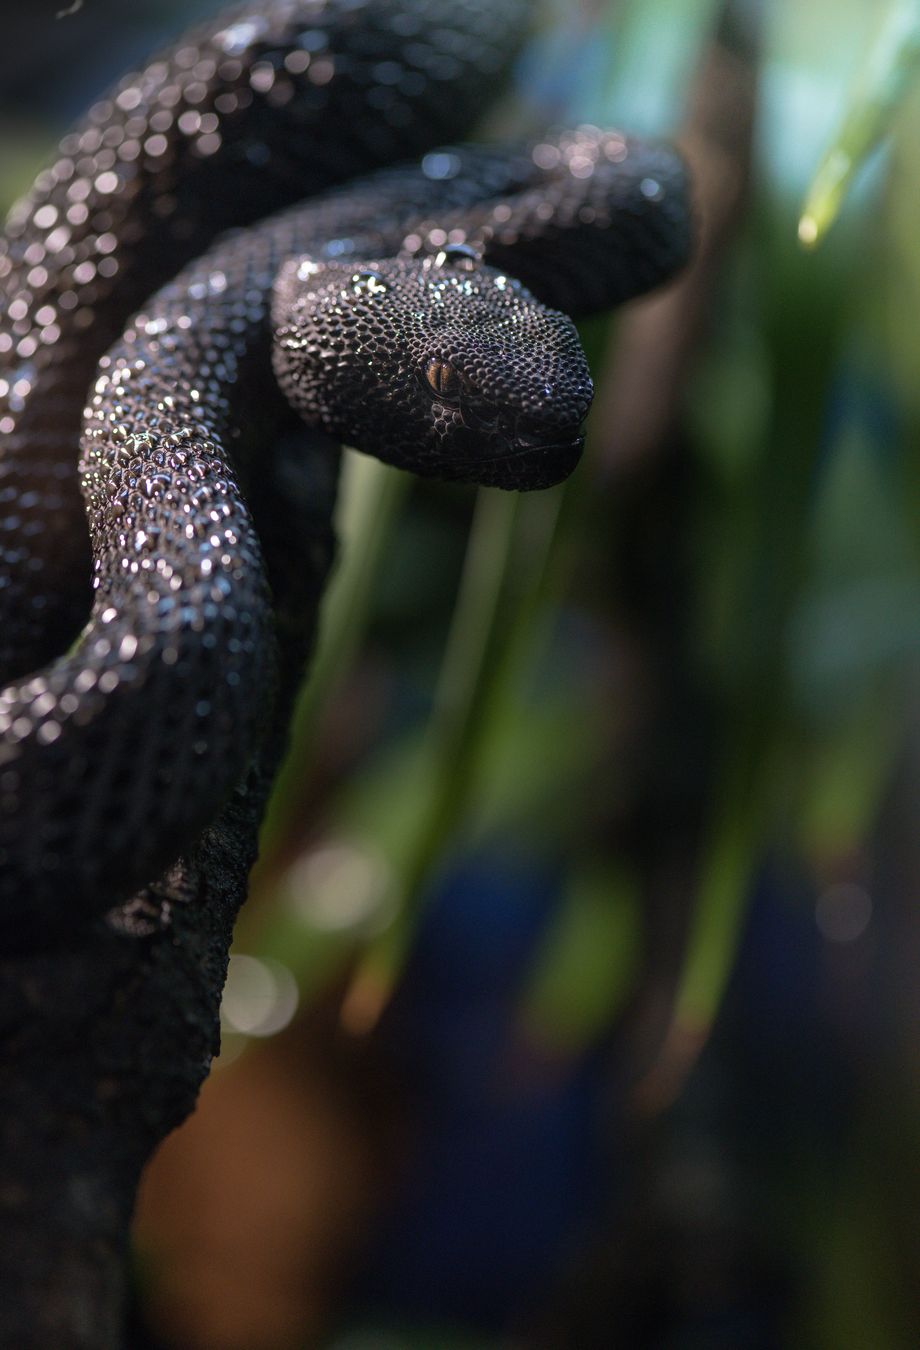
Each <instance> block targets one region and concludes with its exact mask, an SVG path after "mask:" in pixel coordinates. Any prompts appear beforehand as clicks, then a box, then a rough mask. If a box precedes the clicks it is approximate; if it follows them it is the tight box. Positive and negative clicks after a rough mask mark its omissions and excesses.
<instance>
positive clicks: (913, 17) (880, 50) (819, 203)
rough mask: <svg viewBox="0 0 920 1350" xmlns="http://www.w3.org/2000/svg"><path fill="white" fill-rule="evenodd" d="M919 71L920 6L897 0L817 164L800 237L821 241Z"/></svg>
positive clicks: (807, 242) (914, 1)
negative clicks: (835, 129)
mask: <svg viewBox="0 0 920 1350" xmlns="http://www.w3.org/2000/svg"><path fill="white" fill-rule="evenodd" d="M918 70H920V4H918V0H892V3H891V4H890V5H889V7H888V11H887V13H886V14H885V16H884V19H883V21H882V24H881V27H880V30H879V34H878V37H877V39H876V41H875V43H874V45H873V46H872V48H871V50H870V52H869V54H868V57H867V59H866V64H865V66H864V68H863V71H862V74H861V77H860V79H859V82H858V84H857V85H856V87H855V88H854V91H853V94H852V96H851V99H850V102H849V105H848V107H847V110H846V113H845V115H844V118H843V121H842V122H841V124H840V127H839V129H838V130H837V133H836V135H835V136H834V139H833V141H832V142H831V145H830V146H829V147H828V149H827V150H826V151H825V153H824V155H823V157H822V159H821V162H820V163H819V165H818V168H817V171H816V173H815V176H814V179H813V181H812V184H811V186H810V188H809V190H808V194H807V196H806V198H805V204H804V206H803V208H802V214H801V216H800V218H799V226H798V234H799V240H800V241H801V243H802V244H804V245H805V246H806V247H807V248H812V247H814V246H815V245H816V244H818V243H819V242H820V241H821V239H822V238H823V236H824V235H825V234H826V232H827V230H828V229H829V228H830V226H831V224H832V223H833V221H834V220H835V218H836V216H837V214H838V212H839V210H840V206H841V203H842V201H843V198H844V195H845V194H846V191H847V189H848V187H849V185H850V182H851V181H852V178H853V175H854V174H855V173H856V171H857V170H858V168H859V167H860V165H861V164H862V163H863V162H864V160H865V159H866V158H867V157H868V156H869V155H870V154H871V152H872V151H873V150H874V149H875V147H876V146H877V145H878V144H879V142H880V141H881V140H882V138H883V137H884V136H885V135H886V134H887V133H888V131H889V129H890V128H891V124H892V121H893V119H894V116H895V113H896V112H897V110H898V108H899V107H900V105H901V103H902V101H903V99H904V96H905V93H906V91H907V90H908V89H909V88H910V86H911V84H912V83H913V81H914V80H915V79H916V76H917V72H918Z"/></svg>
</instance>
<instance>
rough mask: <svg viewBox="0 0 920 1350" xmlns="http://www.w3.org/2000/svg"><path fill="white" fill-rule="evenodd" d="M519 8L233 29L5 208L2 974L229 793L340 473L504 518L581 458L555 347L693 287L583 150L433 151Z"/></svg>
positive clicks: (573, 388)
mask: <svg viewBox="0 0 920 1350" xmlns="http://www.w3.org/2000/svg"><path fill="white" fill-rule="evenodd" d="M527 11H528V5H527V4H526V2H525V0H504V2H503V3H502V4H501V5H498V6H496V5H494V3H493V0H415V3H409V0H393V3H388V2H387V0H264V3H262V4H256V3H254V0H251V2H250V3H248V4H244V5H242V6H239V7H238V8H237V9H236V10H234V11H232V13H231V14H229V15H223V16H218V17H217V18H216V19H212V20H210V21H209V22H207V23H205V24H204V25H202V26H201V27H199V28H198V29H196V30H194V32H192V33H191V34H188V35H186V36H185V37H183V38H181V39H180V40H179V41H178V42H177V44H176V45H175V46H174V47H172V48H170V49H169V50H167V51H165V52H162V53H160V54H159V55H157V56H156V57H155V58H154V59H153V60H152V61H151V62H150V63H149V64H148V65H147V66H145V67H144V68H143V69H141V70H139V71H137V72H134V73H132V74H130V75H128V76H126V77H125V78H124V79H123V80H122V81H120V83H119V84H118V85H116V87H115V88H114V89H113V90H112V91H111V92H110V94H109V95H108V96H107V97H105V98H103V99H102V100H100V102H98V103H97V104H95V105H94V107H93V108H92V109H91V110H90V112H89V114H88V116H87V118H86V119H85V120H84V121H83V122H82V123H81V124H79V125H78V126H77V127H76V128H74V130H73V131H72V132H70V133H68V135H67V136H65V138H64V139H63V141H62V142H61V146H60V149H59V152H58V156H57V158H56V159H55V161H54V162H53V164H52V165H51V166H49V168H48V169H46V170H44V171H43V172H42V173H41V174H40V175H39V176H38V178H37V179H36V182H35V185H34V187H33V189H32V191H31V192H30V193H29V194H27V196H26V197H25V198H23V200H22V201H21V202H19V203H17V205H16V206H14V208H13V210H12V212H11V213H10V217H9V219H8V221H7V224H6V228H5V231H4V234H3V236H2V238H0V314H2V315H3V316H4V317H3V319H2V320H0V682H2V687H0V947H5V948H8V949H14V948H16V947H20V948H33V947H40V946H42V945H49V944H54V943H56V942H60V941H61V940H63V939H64V938H65V937H68V936H72V935H73V934H74V933H75V932H76V931H77V930H78V929H79V927H80V925H81V924H85V923H86V922H87V921H88V920H89V919H90V918H92V917H93V916H98V915H100V914H101V913H103V912H104V911H106V910H108V909H110V908H111V906H113V905H115V904H117V903H120V902H124V901H127V900H128V899H129V897H131V896H132V895H133V894H135V892H137V891H139V890H140V888H143V887H145V886H147V885H148V884H150V883H152V882H155V881H156V879H157V878H158V877H159V876H160V875H161V874H162V873H163V872H164V871H165V870H166V869H167V868H172V869H173V874H176V875H178V873H181V869H182V866H183V864H182V862H181V858H182V857H183V855H184V853H185V851H186V850H188V849H189V848H190V847H191V846H192V844H193V843H194V841H195V839H196V837H197V836H198V835H199V834H200V832H201V831H202V830H204V829H205V828H206V827H207V826H208V824H209V822H211V821H212V820H213V819H214V817H215V815H216V814H217V813H218V812H219V811H220V810H221V808H222V805H223V804H224V803H225V802H227V800H228V798H229V797H230V796H231V795H232V794H233V792H234V791H235V790H237V791H241V790H243V789H242V787H241V785H242V784H243V783H244V781H245V778H246V774H247V771H248V769H249V766H251V765H252V763H253V762H254V758H255V757H258V756H259V755H260V754H262V747H263V746H264V744H265V736H266V728H267V727H268V726H269V725H270V724H273V721H274V723H277V721H278V719H279V718H280V717H281V716H282V713H281V712H280V711H273V704H274V700H275V690H276V688H277V683H278V671H279V651H282V657H283V659H282V660H281V666H282V667H284V668H285V669H286V668H287V667H286V666H285V663H287V666H290V664H291V662H292V660H295V657H293V656H292V655H291V652H293V651H295V650H296V652H299V653H300V656H299V657H297V658H296V659H297V660H302V659H303V656H304V654H305V653H306V651H307V649H308V647H309V643H310V638H311V633H312V628H313V622H314V618H315V607H316V601H317V596H318V593H319V590H320V587H321V584H322V580H323V578H324V576H325V570H326V568H327V566H328V554H329V550H328V545H327V542H326V541H327V539H328V531H329V514H330V511H331V495H332V491H331V487H330V483H331V481H332V479H333V476H334V473H333V466H334V462H335V453H336V452H335V449H334V447H335V446H337V445H338V444H341V443H346V444H350V445H354V446H356V447H357V448H359V449H361V450H364V451H366V452H368V453H372V454H375V455H377V456H379V457H380V458H382V459H384V460H385V461H387V462H389V463H391V464H395V465H397V466H399V467H402V468H407V469H411V470H412V471H413V472H416V473H421V474H428V475H435V476H440V477H446V478H454V479H460V480H466V481H469V482H476V483H485V484H493V485H496V486H500V487H505V488H512V489H534V488H541V487H546V486H549V485H551V484H553V483H556V482H558V481H560V479H561V478H563V477H565V476H566V475H567V474H568V473H569V472H570V471H571V470H572V468H573V467H574V466H575V464H576V463H577V461H578V458H579V456H580V453H581V449H582V446H583V443H584V442H583V433H582V430H581V428H582V424H583V422H584V419H585V417H586V415H587V412H588V408H589V406H590V402H591V397H592V392H593V390H592V385H591V379H590V374H589V371H588V366H587V362H586V359H585V356H584V353H583V351H582V349H581V346H580V343H579V340H578V335H577V332H576V329H575V327H574V323H573V318H576V319H577V318H581V317H584V316H587V315H589V314H593V313H598V312H601V311H604V310H606V309H608V308H610V307H611V306H612V305H615V304H619V303H621V302H622V301H624V300H627V299H629V298H631V297H632V296H635V295H638V294H640V293H642V292H643V291H646V290H648V289H650V288H651V287H654V286H656V285H659V284H660V283H662V282H663V281H665V280H667V279H668V278H669V277H670V276H671V275H673V273H674V272H675V271H676V270H677V269H678V268H679V267H680V266H682V265H683V263H684V262H685V261H686V259H687V257H688V255H689V251H690V247H691V228H690V209H689V204H688V197H689V189H688V184H687V177H686V173H685V169H684V166H683V163H682V161H681V159H680V157H679V156H678V155H677V154H676V152H675V151H674V150H673V149H672V148H671V147H669V146H668V145H666V144H661V143H658V142H651V141H641V140H635V139H630V138H628V137H625V136H623V135H622V134H620V133H618V132H615V131H601V130H599V129H597V128H595V127H580V128H576V129H574V130H567V129H563V130H560V131H556V132H553V133H551V134H546V135H544V136H542V137H541V138H539V139H537V140H535V141H532V142H529V143H525V142H516V143H514V144H511V145H500V146H490V145H463V144H458V143H456V138H457V137H459V136H462V135H463V134H464V133H465V131H466V130H467V129H468V127H469V126H470V124H471V123H472V122H473V121H474V119H475V117H476V116H477V114H478V112H479V110H480V107H481V106H482V104H483V103H484V102H485V101H486V99H487V97H488V95H489V94H490V93H491V91H492V89H493V88H494V86H495V85H496V82H497V79H498V77H499V75H500V74H501V72H502V71H503V70H505V69H507V67H508V65H509V62H510V60H511V58H512V56H513V54H514V51H515V48H516V44H517V43H518V42H519V39H520V35H521V33H522V32H523V31H524V29H525V27H526V22H525V21H526V17H527ZM432 146H434V147H436V148H434V149H432ZM419 157H421V158H419ZM401 161H404V162H401ZM87 391H88V393H87ZM78 447H79V454H78ZM282 483H283V484H284V485H285V486H284V492H282V489H281V484H282ZM87 523H88V526H89V530H88V534H87ZM90 576H91V577H92V589H91V590H90V588H89V586H88V584H87V578H88V577H90ZM292 634H293V635H295V636H294V637H292V636H291V635H292ZM279 636H280V637H281V638H282V639H283V641H282V643H281V647H280V648H279ZM285 644H287V646H285ZM285 652H286V653H287V654H286V655H285V654H284V653H285ZM287 678H288V677H287V676H285V679H287ZM177 860H178V861H177ZM176 869H178V873H177V872H176Z"/></svg>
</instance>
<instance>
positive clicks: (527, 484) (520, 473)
mask: <svg viewBox="0 0 920 1350" xmlns="http://www.w3.org/2000/svg"><path fill="white" fill-rule="evenodd" d="M584 448H585V438H584V436H582V435H578V436H574V437H572V438H571V440H566V441H557V442H553V443H552V444H541V445H527V446H523V447H516V448H511V449H509V450H507V451H506V452H505V453H503V454H501V455H495V456H494V457H492V458H483V459H477V460H475V461H470V462H469V463H468V464H467V465H464V466H463V468H464V469H465V470H466V472H463V473H462V474H461V473H459V472H458V473H457V475H456V476H457V477H463V478H467V479H469V480H470V481H472V482H475V483H479V484H480V485H481V486H482V487H499V488H507V489H508V490H510V491H513V492H533V491H537V490H539V489H541V488H550V487H555V486H556V484H557V483H561V482H562V481H563V480H564V479H566V478H568V476H569V474H570V473H571V472H572V470H573V469H574V468H575V466H576V465H577V463H578V461H579V460H580V459H581V454H582V451H583V450H584ZM460 467H461V466H460V465H457V468H458V470H459V469H460Z"/></svg>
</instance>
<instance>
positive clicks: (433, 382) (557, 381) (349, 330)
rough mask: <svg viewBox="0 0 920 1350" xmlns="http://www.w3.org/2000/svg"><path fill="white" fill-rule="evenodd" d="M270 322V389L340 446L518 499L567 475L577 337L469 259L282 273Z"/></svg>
mask: <svg viewBox="0 0 920 1350" xmlns="http://www.w3.org/2000/svg"><path fill="white" fill-rule="evenodd" d="M273 318H274V323H275V328H276V334H275V346H274V364H275V373H276V375H277V377H278V381H279V383H280V385H281V387H282V388H283V389H284V391H285V393H286V395H287V397H288V399H289V401H290V402H291V403H292V404H293V405H294V407H295V408H297V410H298V411H299V412H300V414H301V416H302V417H303V418H304V419H305V420H306V421H307V422H308V423H310V424H311V425H314V426H320V427H322V428H323V429H324V430H325V431H327V432H329V433H330V434H331V435H333V436H334V437H336V438H337V439H338V440H340V441H341V442H343V443H345V444H348V445H352V446H355V447H356V448H357V449H359V450H364V451H366V452H368V453H370V454H373V455H376V456H377V457H378V458H380V459H383V460H385V461H386V462H387V463H390V464H395V465H397V466H399V467H401V468H405V469H411V470H412V471H413V472H415V473H418V474H423V475H427V476H434V477H440V478H453V479H461V480H466V481H469V482H475V483H483V484H490V485H494V486H498V487H505V488H516V489H527V488H542V487H549V486H551V485H552V484H553V483H557V482H559V481H560V480H561V479H563V478H565V477H566V476H567V475H568V474H569V473H570V472H571V470H572V469H573V468H574V466H575V464H576V463H577V462H578V458H579V456H580V454H581V451H582V447H583V445H584V437H583V435H582V430H581V424H582V422H583V420H584V418H585V416H586V414H587V412H588V408H589V407H590V404H591V398H592V395H593V388H592V384H591V377H590V374H589V372H588V365H587V361H586V359H585V355H584V352H583V351H582V348H581V343H580V342H579V339H578V334H577V332H576V330H575V325H574V324H573V323H572V321H571V319H569V318H568V317H567V316H566V315H564V314H561V313H559V311H558V310H554V309H549V308H548V307H547V306H545V305H543V304H541V303H540V301H539V300H537V299H536V298H535V297H534V296H533V295H532V294H531V293H530V292H529V291H528V290H527V289H526V288H525V287H524V286H523V285H522V284H521V283H520V282H519V281H516V280H515V279H514V278H513V277H511V276H508V275H507V274H506V273H503V272H500V271H498V270H496V269H495V268H492V267H488V266H486V265H485V264H483V263H481V262H480V261H479V260H478V258H477V257H476V256H475V255H474V254H472V253H471V252H470V251H469V250H466V249H461V248H456V249H449V248H448V249H444V250H442V251H441V252H440V253H439V254H437V255H436V256H434V257H429V258H424V259H417V258H413V259H404V258H396V259H389V260H386V261H383V262H374V263H360V264H354V263H351V264H349V263H342V262H339V261H336V262H329V263H327V262H319V261H316V260H315V259H309V258H306V259H297V260H293V261H292V262H290V263H288V264H287V265H286V266H285V267H284V268H283V269H282V271H281V273H280V275H279V279H278V282H277V284H276V288H275V304H274V310H273Z"/></svg>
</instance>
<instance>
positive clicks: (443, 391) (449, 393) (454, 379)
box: [425, 357, 460, 399]
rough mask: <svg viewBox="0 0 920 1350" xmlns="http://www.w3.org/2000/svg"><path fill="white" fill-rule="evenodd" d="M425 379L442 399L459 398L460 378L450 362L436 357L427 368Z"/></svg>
mask: <svg viewBox="0 0 920 1350" xmlns="http://www.w3.org/2000/svg"><path fill="white" fill-rule="evenodd" d="M425 379H426V380H427V381H428V383H429V385H430V386H431V388H432V389H433V390H434V392H435V393H436V394H437V395H438V396H439V397H440V398H446V399H456V398H459V396H460V376H459V375H458V374H457V372H456V370H454V368H453V366H452V365H451V364H450V362H449V361H439V360H438V358H437V357H434V358H433V359H432V360H431V361H429V362H428V365H427V366H426V367H425Z"/></svg>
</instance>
